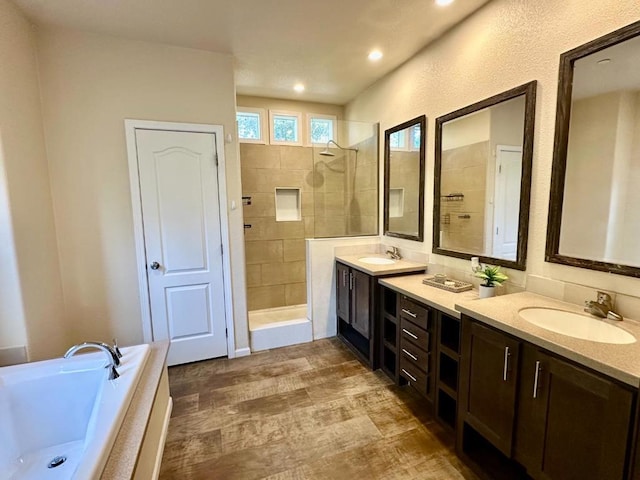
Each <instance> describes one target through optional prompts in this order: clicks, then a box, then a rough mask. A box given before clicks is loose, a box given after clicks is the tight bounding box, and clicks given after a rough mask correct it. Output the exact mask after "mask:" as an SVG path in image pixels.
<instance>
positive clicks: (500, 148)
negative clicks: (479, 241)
mask: <svg viewBox="0 0 640 480" xmlns="http://www.w3.org/2000/svg"><path fill="white" fill-rule="evenodd" d="M503 152H518V153H520V171H521V172H522V166H523V165H522V146H521V145H503V144H499V145H496V150H495V154H494V158H493V175H492V179H491V180H492V182H493V185H492V186H493V191H492V193H491V198H492V199H493V200H492V205H491V228H490V229H489V235H487V237H486V238H487V243H489V242H490V247H491V248H490V249H489V248H486V250H488V251H491V255H492V256H494V257H495V256H496V254H495V250H494V249H495V231H496V223H497V222H496V210H497V208H498V202H497V201H496V199H497V196H498V195H497V192H498V175H499V171H498V161H499V160H500V155H501V154H502V153H503ZM521 176H522V175H521ZM500 208H502V207H500ZM518 221H520V218H519V217H518ZM487 247H489V245H487ZM516 254H517V245H516Z"/></svg>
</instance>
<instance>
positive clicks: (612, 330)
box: [519, 308, 636, 344]
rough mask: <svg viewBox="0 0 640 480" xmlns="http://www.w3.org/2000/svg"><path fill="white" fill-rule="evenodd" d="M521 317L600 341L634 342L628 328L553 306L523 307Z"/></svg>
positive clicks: (546, 327)
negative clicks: (624, 328)
mask: <svg viewBox="0 0 640 480" xmlns="http://www.w3.org/2000/svg"><path fill="white" fill-rule="evenodd" d="M519 313H520V317H521V318H523V319H524V320H526V321H527V322H529V323H532V324H534V325H536V326H538V327H541V328H544V329H546V330H550V331H552V332H555V333H560V334H562V335H567V336H569V337H573V338H580V339H582V340H590V341H592V342H599V343H615V344H626V343H634V342H635V341H636V339H635V337H634V336H633V335H631V334H630V333H629V332H627V331H626V330H622V329H621V328H618V327H616V326H615V325H611V324H610V323H607V322H604V321H602V320H600V319H597V318H594V317H588V316H587V315H581V314H579V313H574V312H566V311H564V310H555V309H553V308H523V309H522V310H520V312H519Z"/></svg>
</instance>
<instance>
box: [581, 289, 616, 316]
mask: <svg viewBox="0 0 640 480" xmlns="http://www.w3.org/2000/svg"><path fill="white" fill-rule="evenodd" d="M584 311H585V312H587V313H590V314H591V315H595V316H596V317H600V318H608V319H609V320H618V321H621V320H622V315H620V314H619V313H616V312H614V311H613V300H612V299H611V295H609V294H608V293H605V292H598V296H597V300H585V301H584Z"/></svg>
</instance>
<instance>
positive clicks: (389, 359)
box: [382, 345, 397, 377]
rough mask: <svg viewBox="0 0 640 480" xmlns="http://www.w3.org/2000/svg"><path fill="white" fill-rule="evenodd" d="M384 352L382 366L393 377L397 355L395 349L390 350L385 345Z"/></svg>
mask: <svg viewBox="0 0 640 480" xmlns="http://www.w3.org/2000/svg"><path fill="white" fill-rule="evenodd" d="M384 350H385V351H384V354H383V357H384V358H383V359H382V367H383V370H384V371H385V372H387V374H388V375H390V376H391V377H395V375H396V363H397V357H396V353H395V351H391V350H390V349H388V348H387V347H386V345H385V348H384Z"/></svg>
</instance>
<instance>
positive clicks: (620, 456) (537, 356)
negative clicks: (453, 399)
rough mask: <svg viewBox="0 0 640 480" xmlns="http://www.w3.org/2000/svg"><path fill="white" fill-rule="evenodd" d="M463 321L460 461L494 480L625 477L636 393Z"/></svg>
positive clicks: (470, 322)
mask: <svg viewBox="0 0 640 480" xmlns="http://www.w3.org/2000/svg"><path fill="white" fill-rule="evenodd" d="M462 322H463V324H462V359H461V368H460V375H461V381H460V409H459V421H458V429H457V434H458V438H457V448H458V451H459V452H460V453H461V455H462V456H463V457H465V458H467V459H470V460H472V461H473V462H474V463H476V465H477V466H479V467H480V468H481V469H482V470H484V471H485V473H486V472H487V471H488V472H489V475H490V476H491V477H492V478H534V479H545V480H574V479H575V480H589V479H593V480H596V479H598V480H600V479H607V480H614V479H620V480H622V479H625V478H627V470H628V466H627V464H628V459H627V458H628V451H629V449H630V443H631V442H630V440H631V432H632V430H633V429H632V418H633V413H632V412H633V411H634V410H633V409H634V405H635V397H636V392H635V391H633V390H632V389H631V388H628V387H625V386H622V385H620V384H618V383H617V382H615V381H613V380H612V379H609V378H607V377H604V376H602V375H600V374H597V373H593V372H591V371H589V370H587V369H586V368H583V367H580V366H577V365H575V364H573V363H572V362H570V361H569V360H564V359H561V358H558V357H557V356H555V355H553V354H550V353H548V352H546V351H543V350H542V349H540V348H538V347H535V346H533V345H531V344H529V343H528V342H525V341H521V340H519V339H516V338H514V337H512V336H510V335H508V334H505V333H502V332H500V331H498V330H495V329H493V328H491V327H488V326H485V325H483V324H481V323H478V322H476V321H475V320H473V319H471V318H469V317H466V316H463V318H462ZM478 452H479V453H478Z"/></svg>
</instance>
